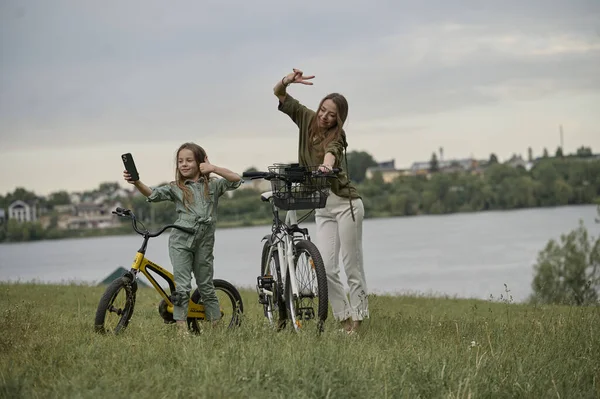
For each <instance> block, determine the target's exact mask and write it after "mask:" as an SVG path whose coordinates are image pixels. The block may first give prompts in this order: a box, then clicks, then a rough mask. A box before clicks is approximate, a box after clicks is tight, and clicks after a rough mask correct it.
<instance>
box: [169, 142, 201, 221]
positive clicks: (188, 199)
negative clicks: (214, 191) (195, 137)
mask: <svg viewBox="0 0 600 399" xmlns="http://www.w3.org/2000/svg"><path fill="white" fill-rule="evenodd" d="M181 150H190V151H192V153H193V154H194V160H195V161H196V166H197V167H198V170H200V164H201V163H202V162H204V160H205V159H206V151H204V148H202V147H200V146H199V145H198V144H195V143H183V144H182V145H181V146H180V147H179V148H178V149H177V153H176V154H175V184H177V187H179V188H180V189H181V191H182V192H183V205H184V206H185V207H186V208H187V209H189V206H188V205H189V204H191V203H192V202H194V193H193V192H192V190H190V189H189V187H187V186H186V185H185V180H186V179H185V177H183V176H182V175H181V173H179V162H178V160H179V153H180V152H181ZM200 179H202V180H204V197H205V198H208V192H209V189H208V176H204V175H202V174H200Z"/></svg>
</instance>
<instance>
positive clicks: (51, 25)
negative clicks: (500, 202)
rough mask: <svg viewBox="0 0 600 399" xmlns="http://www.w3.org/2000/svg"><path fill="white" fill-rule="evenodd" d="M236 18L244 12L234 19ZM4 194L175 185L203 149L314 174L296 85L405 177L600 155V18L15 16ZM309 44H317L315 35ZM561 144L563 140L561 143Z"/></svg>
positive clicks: (8, 32) (554, 9)
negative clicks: (345, 106)
mask: <svg viewBox="0 0 600 399" xmlns="http://www.w3.org/2000/svg"><path fill="white" fill-rule="evenodd" d="M230 5H231V7H229V6H230ZM0 10H2V12H1V13H0V43H1V45H0V65H1V66H2V74H1V75H0V121H1V122H0V193H2V194H1V195H6V194H8V193H11V192H13V191H14V190H15V189H16V188H18V187H23V188H25V189H27V190H28V191H33V192H34V193H36V195H42V196H47V195H49V194H50V193H53V192H57V191H67V192H83V191H91V190H93V189H94V186H95V187H98V186H99V185H100V184H101V183H104V182H119V183H120V184H121V185H122V186H123V187H126V186H127V183H125V182H124V181H123V179H122V171H123V165H122V162H121V160H120V155H121V154H123V153H126V152H131V153H132V154H133V157H134V159H135V162H136V165H137V168H138V171H139V172H140V177H141V180H142V181H144V183H146V184H148V185H152V184H158V183H159V182H164V181H170V180H172V176H173V174H174V167H175V165H174V152H175V150H176V149H177V148H178V147H179V145H180V144H181V143H183V142H186V141H194V142H196V143H198V144H200V145H201V146H203V147H204V148H205V149H206V151H207V153H208V157H209V160H210V161H211V163H214V164H217V165H219V166H223V167H226V168H228V169H231V170H233V171H236V172H238V173H241V172H242V171H243V170H245V169H247V168H250V167H256V168H257V169H266V167H267V166H268V165H270V164H273V163H276V162H290V161H294V160H296V158H297V145H298V140H297V128H296V127H295V125H294V124H293V123H292V122H291V120H290V119H289V118H288V117H287V116H286V115H284V114H282V113H281V112H279V111H277V99H276V98H275V96H274V95H273V94H272V88H273V86H274V85H275V84H276V83H277V82H278V81H279V80H280V79H281V78H282V77H283V76H284V75H285V74H287V73H289V72H290V71H291V69H292V68H300V69H302V70H303V71H304V72H305V73H306V74H308V75H315V76H316V77H315V79H314V80H313V83H314V85H313V86H303V85H292V86H290V87H289V88H288V93H290V94H291V95H292V96H294V97H295V98H297V99H299V100H300V101H301V102H302V103H303V104H305V105H306V106H308V107H309V108H314V107H315V106H316V105H317V104H318V102H319V100H320V99H321V98H322V97H323V96H324V95H326V94H327V93H329V92H333V91H335V92H340V93H342V94H344V95H345V96H346V97H347V99H348V102H349V117H348V120H347V123H346V125H345V126H344V127H345V130H346V132H347V135H348V142H349V147H348V152H351V151H366V152H368V153H369V154H371V155H372V156H373V157H374V158H375V160H376V161H377V162H385V161H388V160H391V159H394V160H395V163H396V166H397V167H398V168H406V167H409V166H410V165H411V164H412V163H413V162H423V161H429V159H430V158H431V154H432V153H434V152H435V153H438V149H439V148H440V147H442V148H443V149H444V159H451V158H468V157H474V158H476V159H487V158H489V156H490V154H491V153H495V154H496V155H497V156H498V158H499V159H500V160H506V159H509V158H510V157H511V156H512V155H513V154H520V155H521V156H522V157H523V158H524V159H526V158H527V149H528V147H531V148H532V149H533V153H534V155H540V154H542V151H543V149H544V148H546V149H547V150H548V153H549V154H550V155H553V154H554V153H555V151H556V149H557V147H559V146H561V141H564V146H563V151H564V153H565V154H568V153H574V152H576V150H577V148H579V147H581V146H586V147H591V148H592V151H594V150H596V151H598V148H600V128H599V127H600V113H598V112H597V104H600V90H599V89H600V74H598V72H597V71H598V65H600V25H599V23H598V21H600V3H598V2H597V1H596V0H574V1H571V2H564V1H559V0H545V1H544V0H531V1H529V2H527V3H521V2H519V1H517V0H507V1H506V2H503V3H495V2H480V3H478V4H477V6H473V5H472V2H469V1H467V0H458V1H456V2H452V4H450V3H447V2H445V1H442V0H428V1H424V2H420V3H418V4H414V3H412V2H409V1H408V0H399V1H397V2H387V1H382V0H381V1H374V2H372V3H370V4H366V3H363V2H359V1H352V0H351V1H349V2H348V1H344V2H342V1H340V0H331V1H328V2H323V3H320V4H318V5H304V6H303V8H302V10H290V9H288V8H287V7H282V6H281V3H280V2H276V1H274V0H261V1H259V2H255V3H253V4H249V3H247V2H241V1H239V0H234V2H233V4H227V5H224V4H221V3H219V2H203V3H202V4H200V3H195V2H186V3H181V4H176V5H173V4H165V3H162V2H159V1H156V0H149V1H143V2H142V1H140V0H131V1H128V2H125V3H122V2H118V3H117V2H111V1H109V2H108V3H103V4H87V3H80V2H74V1H69V0H56V1H54V2H51V3H48V2H44V1H42V0H32V1H31V2H28V3H27V4H26V5H24V4H22V3H21V2H19V1H17V0H7V1H5V2H3V3H2V5H0ZM307 26H313V28H311V29H306V27H307ZM561 126H562V130H563V134H562V137H561V130H560V129H561Z"/></svg>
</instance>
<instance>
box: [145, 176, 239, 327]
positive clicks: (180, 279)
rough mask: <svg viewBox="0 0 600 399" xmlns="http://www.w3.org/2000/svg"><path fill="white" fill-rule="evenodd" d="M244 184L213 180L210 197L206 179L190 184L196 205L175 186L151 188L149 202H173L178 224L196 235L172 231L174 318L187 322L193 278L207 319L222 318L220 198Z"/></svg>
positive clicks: (170, 247)
mask: <svg viewBox="0 0 600 399" xmlns="http://www.w3.org/2000/svg"><path fill="white" fill-rule="evenodd" d="M241 183H242V181H241V180H240V181H237V182H230V181H228V180H227V179H209V182H208V188H209V193H208V197H206V196H205V194H204V192H205V188H204V181H203V178H200V180H198V181H197V182H196V181H192V180H186V181H185V185H186V186H187V187H188V188H189V189H190V190H192V193H193V194H194V201H193V202H192V203H191V204H188V207H189V209H187V208H186V207H185V205H184V204H183V191H182V190H181V189H180V188H179V187H177V185H176V184H175V182H171V183H169V184H165V185H162V186H159V187H151V190H152V193H151V194H150V195H149V196H148V198H147V200H148V201H149V202H160V201H172V202H174V203H175V210H176V212H177V214H178V216H179V217H178V218H177V220H176V221H175V224H176V225H178V226H181V227H188V228H192V229H194V231H195V234H188V233H185V232H183V231H181V230H177V229H172V230H171V234H170V237H169V257H170V258H171V264H172V265H173V277H174V278H175V292H173V293H172V301H173V318H174V319H175V320H186V319H187V311H188V304H189V299H190V291H191V289H192V286H191V282H192V277H191V274H192V273H193V274H194V277H195V278H196V285H197V286H198V291H199V292H200V296H201V297H202V302H203V304H204V308H205V313H206V318H207V319H208V320H218V319H219V318H220V317H221V311H220V309H219V301H218V299H217V296H216V294H215V287H214V285H213V271H214V269H213V259H214V255H213V248H214V244H215V227H216V223H217V204H218V200H219V197H220V196H222V195H223V194H224V193H225V192H226V191H228V190H234V189H236V188H238V187H239V186H240V185H241Z"/></svg>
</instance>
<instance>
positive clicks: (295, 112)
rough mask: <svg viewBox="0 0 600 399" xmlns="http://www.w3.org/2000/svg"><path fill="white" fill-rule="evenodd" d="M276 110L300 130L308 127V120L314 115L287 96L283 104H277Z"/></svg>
mask: <svg viewBox="0 0 600 399" xmlns="http://www.w3.org/2000/svg"><path fill="white" fill-rule="evenodd" d="M277 109H278V110H279V111H281V112H283V113H284V114H286V115H287V116H289V117H290V118H291V119H292V121H294V123H295V124H296V125H297V126H298V127H299V128H300V129H301V130H302V129H303V128H304V127H308V124H309V123H310V120H311V119H312V117H313V115H314V114H315V111H313V110H311V109H308V108H306V107H305V106H304V105H302V104H300V102H299V101H298V100H296V99H295V98H294V97H292V96H290V95H289V94H287V95H286V96H285V100H284V101H283V102H281V101H280V102H279V105H278V107H277Z"/></svg>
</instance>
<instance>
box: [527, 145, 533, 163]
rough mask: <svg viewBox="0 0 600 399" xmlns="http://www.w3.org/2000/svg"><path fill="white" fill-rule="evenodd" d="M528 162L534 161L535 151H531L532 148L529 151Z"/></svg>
mask: <svg viewBox="0 0 600 399" xmlns="http://www.w3.org/2000/svg"><path fill="white" fill-rule="evenodd" d="M527 160H528V161H529V162H531V161H533V150H532V149H531V147H529V148H528V149H527Z"/></svg>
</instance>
